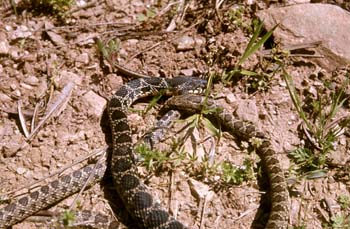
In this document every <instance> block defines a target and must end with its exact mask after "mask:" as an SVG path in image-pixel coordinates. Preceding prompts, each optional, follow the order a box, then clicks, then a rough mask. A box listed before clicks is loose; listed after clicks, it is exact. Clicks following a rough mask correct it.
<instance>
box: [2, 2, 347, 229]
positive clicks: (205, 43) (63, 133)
mask: <svg viewBox="0 0 350 229" xmlns="http://www.w3.org/2000/svg"><path fill="white" fill-rule="evenodd" d="M245 2H246V1H244V3H240V4H238V3H237V5H236V4H232V3H227V2H225V3H224V5H223V6H222V8H220V11H219V14H220V18H219V17H218V15H217V14H216V13H215V10H214V6H209V5H208V4H205V3H201V2H196V4H194V1H192V4H190V6H189V8H188V9H187V11H186V14H185V15H184V17H183V18H182V20H180V18H181V17H179V18H178V20H179V21H178V22H177V23H178V25H177V27H176V30H173V31H170V32H161V31H165V29H166V28H167V27H168V25H169V24H170V21H171V20H172V19H174V18H175V16H176V15H178V14H176V10H175V9H176V8H175V7H174V6H172V5H171V4H169V5H168V6H169V7H170V8H167V7H166V6H167V4H166V3H163V2H159V3H158V5H157V4H156V3H154V1H146V2H143V1H125V0H111V1H104V2H101V3H97V2H92V4H91V5H89V6H87V7H80V8H79V7H77V6H74V7H73V9H72V10H71V11H70V13H69V14H68V15H67V16H65V17H63V18H60V17H59V16H58V13H57V12H54V13H52V12H51V13H50V12H43V11H42V10H43V9H31V8H30V7H28V6H27V5H25V4H24V6H23V7H22V8H21V7H19V8H18V9H17V10H18V15H15V13H14V11H13V10H12V9H11V7H10V4H8V3H7V2H6V3H3V5H2V6H0V12H1V16H0V17H1V20H0V109H1V113H0V117H1V121H0V124H1V125H0V136H1V137H0V152H1V154H0V173H1V174H2V176H1V178H0V184H1V188H0V193H2V194H6V193H8V192H10V191H13V190H17V189H18V188H21V187H26V186H27V185H29V184H31V183H32V182H34V181H38V180H40V179H42V178H44V177H46V176H48V175H49V174H52V173H53V172H55V171H59V170H60V169H62V168H63V167H65V166H68V165H70V164H72V163H73V162H74V161H76V160H77V159H78V158H82V157H84V156H86V155H88V154H89V153H91V152H93V151H96V150H98V149H102V148H104V147H105V146H106V139H105V135H104V133H103V131H102V128H101V125H100V122H101V117H102V112H103V108H104V106H105V104H106V102H107V101H108V98H110V97H111V95H112V94H113V93H114V92H115V91H116V90H117V89H118V88H119V87H120V86H121V85H122V84H123V83H125V82H127V81H130V80H131V78H128V77H125V76H123V75H121V74H120V73H119V72H118V71H117V70H116V69H115V68H113V66H111V65H110V63H109V62H108V61H107V60H106V59H104V58H103V57H102V56H101V54H100V53H99V51H98V48H97V45H96V39H100V40H101V41H103V42H104V43H105V44H106V43H108V41H111V40H117V39H119V40H120V44H119V48H120V49H119V51H117V52H116V53H117V55H118V56H117V55H116V54H114V55H113V61H118V63H119V64H121V65H122V66H124V67H125V68H128V69H131V70H133V71H135V72H139V73H143V74H147V75H150V76H161V77H173V76H177V75H183V74H185V75H193V76H196V77H199V76H200V77H205V76H207V73H208V72H212V73H213V72H215V73H216V75H217V76H220V75H221V74H222V73H223V72H224V71H227V70H228V69H233V68H234V66H235V63H237V61H238V59H239V57H240V56H241V55H242V53H243V52H244V49H245V47H246V45H247V44H248V42H249V39H250V37H251V30H250V28H251V24H252V19H253V18H254V13H255V11H256V10H258V9H266V8H267V7H279V6H281V4H280V5H278V4H277V3H275V4H270V5H269V6H268V5H265V4H264V3H263V2H265V1H256V2H255V3H253V4H252V5H248V4H247V3H245ZM247 2H248V1H247ZM338 2H339V1H338ZM339 4H340V3H339ZM342 4H343V3H342ZM342 4H340V5H341V6H342ZM344 4H345V3H344ZM239 7H241V9H242V8H245V10H242V12H241V14H242V16H241V17H236V18H233V19H231V20H229V19H228V16H227V15H225V14H224V12H228V10H229V9H231V10H233V9H236V10H237V9H239ZM151 9H155V12H156V14H155V15H150V12H151ZM167 9H171V10H167ZM162 10H163V11H162ZM147 13H148V14H149V15H148V16H146V19H145V21H141V20H140V18H139V17H140V15H141V14H143V15H147ZM186 42H188V44H187V43H186ZM183 43H186V44H185V46H184V48H183V50H180V51H179V50H177V48H176V47H177V46H178V45H179V44H183ZM269 61H270V62H269ZM266 63H272V60H271V59H270V60H266V59H264V58H262V57H261V55H259V53H254V54H253V55H252V56H251V57H250V58H249V61H247V62H246V63H244V65H243V68H244V69H246V70H250V71H256V72H259V73H262V72H265V73H269V74H270V75H271V76H272V77H270V78H266V77H265V78H255V79H258V80H255V81H254V78H251V77H250V78H249V77H247V76H240V77H236V78H234V79H233V80H232V81H230V83H228V84H223V82H222V80H220V79H219V80H216V81H215V82H214V87H213V89H212V90H211V95H212V97H214V98H217V100H219V101H220V102H221V103H223V104H224V106H225V107H226V108H227V109H230V110H232V111H233V112H235V113H236V114H237V115H238V116H239V117H240V118H242V119H247V120H250V121H252V122H254V123H255V124H256V125H258V126H259V128H261V129H262V130H263V131H264V132H266V133H268V135H269V136H270V137H271V139H272V143H273V146H274V148H275V150H276V152H278V158H279V159H280V161H281V164H282V165H283V168H284V169H285V171H286V177H287V180H288V183H289V186H290V194H291V214H290V225H292V226H295V227H297V226H300V227H301V226H304V228H323V227H332V226H333V227H335V223H334V221H335V220H334V219H336V217H337V216H338V218H341V217H343V219H344V222H343V224H340V225H341V226H344V227H346V226H347V227H349V213H350V205H349V202H350V201H349V202H347V203H345V206H341V204H340V202H339V198H340V197H348V198H350V193H349V192H350V180H349V175H350V170H349V169H348V167H347V164H348V162H349V160H350V154H349V143H350V142H349V138H348V137H349V130H348V129H347V127H344V133H342V134H341V135H340V136H339V137H338V138H336V140H334V150H331V151H330V152H329V153H328V154H327V161H326V163H325V164H324V165H323V166H321V168H322V169H324V170H325V171H326V172H325V173H324V174H323V173H321V172H319V173H316V174H322V176H321V177H319V178H317V179H307V177H306V176H305V175H308V173H306V172H310V171H304V172H301V171H296V170H295V169H293V168H295V161H293V160H291V158H290V152H292V151H293V150H295V149H297V148H298V147H300V146H304V145H307V143H306V142H307V141H308V140H307V138H306V137H305V133H304V131H302V129H301V128H300V126H301V123H302V120H301V118H300V117H299V115H298V113H297V112H296V109H295V107H294V106H293V102H292V100H291V97H290V95H289V92H288V89H287V87H286V83H285V81H284V80H283V78H282V76H281V75H282V72H281V71H278V72H277V74H275V75H272V69H273V68H274V67H275V65H273V64H270V65H269V67H266ZM285 69H286V71H287V72H288V73H289V74H290V75H291V76H292V78H293V81H294V83H295V86H296V89H297V92H298V94H299V95H300V96H301V99H302V101H304V102H305V104H306V106H305V107H307V108H308V109H309V110H307V111H310V104H311V102H312V101H316V100H317V99H318V96H319V95H320V94H322V95H324V96H325V97H326V98H328V99H329V100H328V101H330V97H331V94H332V93H334V92H335V91H336V90H339V89H340V88H342V86H344V85H345V83H347V81H346V80H345V78H346V77H345V75H346V74H347V70H346V69H341V70H339V71H337V72H326V71H324V70H323V69H321V68H320V67H319V66H317V65H315V64H314V63H312V62H310V61H309V60H308V59H307V58H303V57H291V58H289V59H288V60H286V66H285ZM260 75H261V74H260ZM68 82H74V83H75V87H74V90H73V91H72V94H71V96H70V97H69V99H68V102H67V104H66V105H65V106H63V108H62V111H61V112H60V113H58V114H56V115H55V117H53V118H51V119H49V120H48V121H47V122H46V124H45V125H44V127H43V128H42V129H41V130H40V131H39V132H38V134H37V135H36V136H34V137H33V139H32V140H31V141H28V140H27V139H26V137H25V135H24V131H23V128H22V126H21V124H20V121H19V116H18V106H19V105H18V102H19V101H21V104H22V105H21V108H22V110H23V113H24V114H25V117H26V120H27V121H26V126H27V127H29V126H30V125H31V118H32V116H33V111H34V109H35V107H36V106H37V105H38V104H42V106H41V107H40V109H39V117H41V118H42V116H43V113H44V112H45V108H47V107H48V106H49V105H47V104H50V103H49V101H48V100H49V98H51V99H53V100H55V98H57V97H58V95H59V94H60V92H61V91H62V89H63V88H64V87H65V85H67V83H68ZM256 82H258V83H259V87H258V86H254V84H253V83H256ZM325 82H327V83H328V84H327V85H330V86H329V87H326V86H325V85H326V84H325ZM344 94H345V95H344V97H346V96H349V86H348V85H345V86H344ZM147 102H148V101H142V102H141V103H138V104H137V105H136V106H135V108H136V109H140V110H143V109H145V108H146V107H147V104H148V103H147ZM329 105H330V102H326V104H325V105H324V106H325V107H324V110H327V109H329V107H330V106H329ZM159 107H160V106H156V107H154V108H152V109H151V111H150V112H148V113H147V114H145V115H142V114H140V112H134V113H132V114H130V117H129V119H130V124H131V126H132V129H133V131H134V134H135V135H134V140H135V142H136V141H139V140H140V139H141V138H142V136H143V135H144V134H145V133H146V132H147V131H148V130H149V129H150V128H151V127H152V126H153V123H154V122H155V120H156V118H157V110H158V109H159ZM348 109H349V104H348V102H345V103H344V104H343V106H341V107H340V109H339V111H338V112H337V115H336V117H335V118H334V119H333V120H339V118H340V117H343V116H346V115H348V113H347V110H348ZM180 126H181V124H177V125H176V128H174V129H179V128H181V127H180ZM183 134H184V132H181V133H177V132H174V131H173V132H172V134H170V135H173V137H174V138H175V139H177V136H182V135H183ZM194 135H195V141H196V142H197V143H196V145H197V149H196V151H195V153H196V155H197V156H198V159H197V160H195V161H194V162H193V161H192V162H191V161H188V160H185V161H184V162H183V165H179V166H176V167H174V168H169V167H168V166H163V167H161V169H158V170H157V172H156V173H151V174H148V175H147V171H146V169H145V168H144V167H143V168H142V167H140V171H141V173H142V174H143V175H144V176H145V177H147V178H148V179H147V185H149V186H150V187H151V188H152V190H153V191H154V193H155V196H156V197H158V198H159V199H160V200H161V202H162V204H163V206H165V208H167V209H171V212H172V213H173V214H175V215H176V217H177V218H178V219H179V220H181V221H182V222H184V223H185V224H186V225H189V226H190V227H191V228H200V227H201V228H250V227H252V225H253V226H255V227H259V226H261V225H262V224H263V222H264V220H266V215H267V212H266V211H263V213H261V211H260V210H261V207H260V203H261V202H264V201H263V200H264V199H268V197H266V195H264V194H265V193H266V189H264V187H262V186H261V185H260V183H261V179H263V178H261V176H260V171H259V167H258V166H257V165H256V163H257V162H259V158H258V157H257V156H256V155H255V154H254V153H250V154H247V152H246V151H247V150H244V149H243V151H242V145H241V143H239V141H238V142H236V141H235V138H233V137H232V136H230V135H227V134H225V133H224V134H223V135H222V137H221V138H220V139H218V138H214V137H210V138H208V136H210V134H209V132H208V130H206V129H205V128H203V126H201V128H200V130H199V131H198V132H195V133H194ZM208 139H209V140H208ZM165 145H166V144H165ZM191 145H192V144H191V142H186V143H185V150H186V151H187V152H188V153H189V154H193V152H194V149H193V147H192V146H191ZM168 148H169V145H168ZM213 150H214V152H215V161H216V162H217V163H219V162H220V161H223V160H227V161H229V162H231V163H232V164H234V165H237V166H238V167H242V166H243V161H244V160H245V159H249V160H253V161H254V166H253V168H254V172H253V173H254V177H253V178H252V179H249V180H245V181H244V182H243V183H241V184H239V185H222V183H221V181H220V180H218V178H217V177H215V176H214V177H211V175H210V174H209V173H208V174H205V173H204V175H203V176H199V175H198V173H196V172H197V171H196V169H198V168H201V166H200V165H201V163H204V162H203V158H204V156H203V155H206V154H208V152H210V151H213ZM314 152H316V153H317V152H319V151H317V150H315V151H314ZM186 163H188V164H186ZM191 163H193V164H191ZM166 165H169V164H166ZM170 165H173V164H170ZM191 165H193V168H192V169H191V167H190V169H189V166H191ZM215 179H216V180H215ZM191 180H192V182H190V181H191ZM170 181H171V182H170ZM199 188H200V189H201V190H202V189H203V190H204V191H202V193H201V195H204V196H208V199H206V201H204V199H205V198H204V197H203V196H202V197H203V198H199V197H198V195H199V194H196V189H199ZM169 189H171V190H172V192H171V197H170V196H169ZM211 195H212V196H211ZM210 196H211V198H209V197H210ZM5 197H6V195H2V199H4V198H5ZM73 199H74V196H73V197H70V198H68V199H66V200H64V201H62V202H61V203H59V204H58V205H56V206H54V207H52V208H51V209H49V210H50V211H52V212H62V211H63V209H65V208H67V207H69V206H70V203H72V201H73ZM78 209H88V210H94V211H98V212H102V213H104V214H108V215H111V214H112V213H111V211H110V208H109V207H108V204H107V202H106V201H105V198H104V193H103V191H101V187H100V185H95V186H94V187H92V188H90V189H89V190H87V191H85V192H84V193H83V195H82V196H81V197H80V198H79V206H78ZM200 225H201V226H200ZM47 227H48V223H47V222H46V223H43V222H32V221H31V220H26V221H25V222H22V223H20V224H17V225H16V226H14V228H47Z"/></svg>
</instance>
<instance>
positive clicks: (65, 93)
mask: <svg viewBox="0 0 350 229" xmlns="http://www.w3.org/2000/svg"><path fill="white" fill-rule="evenodd" d="M73 88H74V83H73V82H69V83H68V84H67V85H66V86H65V87H64V88H63V90H62V93H61V94H60V95H59V97H58V98H57V101H56V102H55V103H54V104H53V105H52V106H51V107H50V108H49V112H48V113H47V114H46V115H45V117H44V118H43V119H42V120H41V121H40V122H39V124H38V126H37V127H36V128H35V129H34V130H33V132H31V133H30V135H29V137H28V141H31V140H32V139H33V137H34V136H35V135H36V134H37V133H38V132H39V130H40V129H41V128H42V126H43V125H44V124H45V123H46V122H47V121H48V120H49V119H50V118H51V116H52V115H54V113H55V112H57V113H60V110H59V109H60V108H62V107H64V105H66V104H67V102H68V100H69V98H70V96H71V94H72V90H73Z"/></svg>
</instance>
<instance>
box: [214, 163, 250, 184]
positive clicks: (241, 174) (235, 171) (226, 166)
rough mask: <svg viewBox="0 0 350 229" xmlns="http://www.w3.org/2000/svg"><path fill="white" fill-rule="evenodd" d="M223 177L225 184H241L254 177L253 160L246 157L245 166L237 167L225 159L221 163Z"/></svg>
mask: <svg viewBox="0 0 350 229" xmlns="http://www.w3.org/2000/svg"><path fill="white" fill-rule="evenodd" d="M220 170H221V171H222V174H221V178H222V181H223V182H224V183H225V184H241V183H242V182H243V181H246V180H250V179H252V178H254V171H253V162H252V160H249V159H245V160H244V162H243V166H241V167H237V166H234V165H232V163H230V162H227V161H224V162H222V163H221V164H220Z"/></svg>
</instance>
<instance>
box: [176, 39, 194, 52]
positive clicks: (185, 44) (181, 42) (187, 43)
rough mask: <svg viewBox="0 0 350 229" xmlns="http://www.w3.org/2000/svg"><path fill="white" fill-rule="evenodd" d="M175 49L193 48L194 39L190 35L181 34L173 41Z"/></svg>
mask: <svg viewBox="0 0 350 229" xmlns="http://www.w3.org/2000/svg"><path fill="white" fill-rule="evenodd" d="M174 44H175V48H176V51H186V50H192V49H194V45H195V41H194V39H193V38H192V37H189V36H182V37H180V38H179V39H177V40H175V42H174Z"/></svg>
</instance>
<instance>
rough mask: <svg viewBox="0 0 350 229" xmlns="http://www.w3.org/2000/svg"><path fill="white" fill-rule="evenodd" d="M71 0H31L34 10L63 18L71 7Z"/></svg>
mask: <svg viewBox="0 0 350 229" xmlns="http://www.w3.org/2000/svg"><path fill="white" fill-rule="evenodd" d="M73 3H74V1H73V0H33V1H31V4H32V7H33V8H34V10H36V11H39V10H40V11H41V10H43V11H45V12H49V13H52V14H53V15H57V16H58V17H59V18H64V17H65V16H66V13H67V12H68V11H69V10H70V8H71V7H72V5H73Z"/></svg>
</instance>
